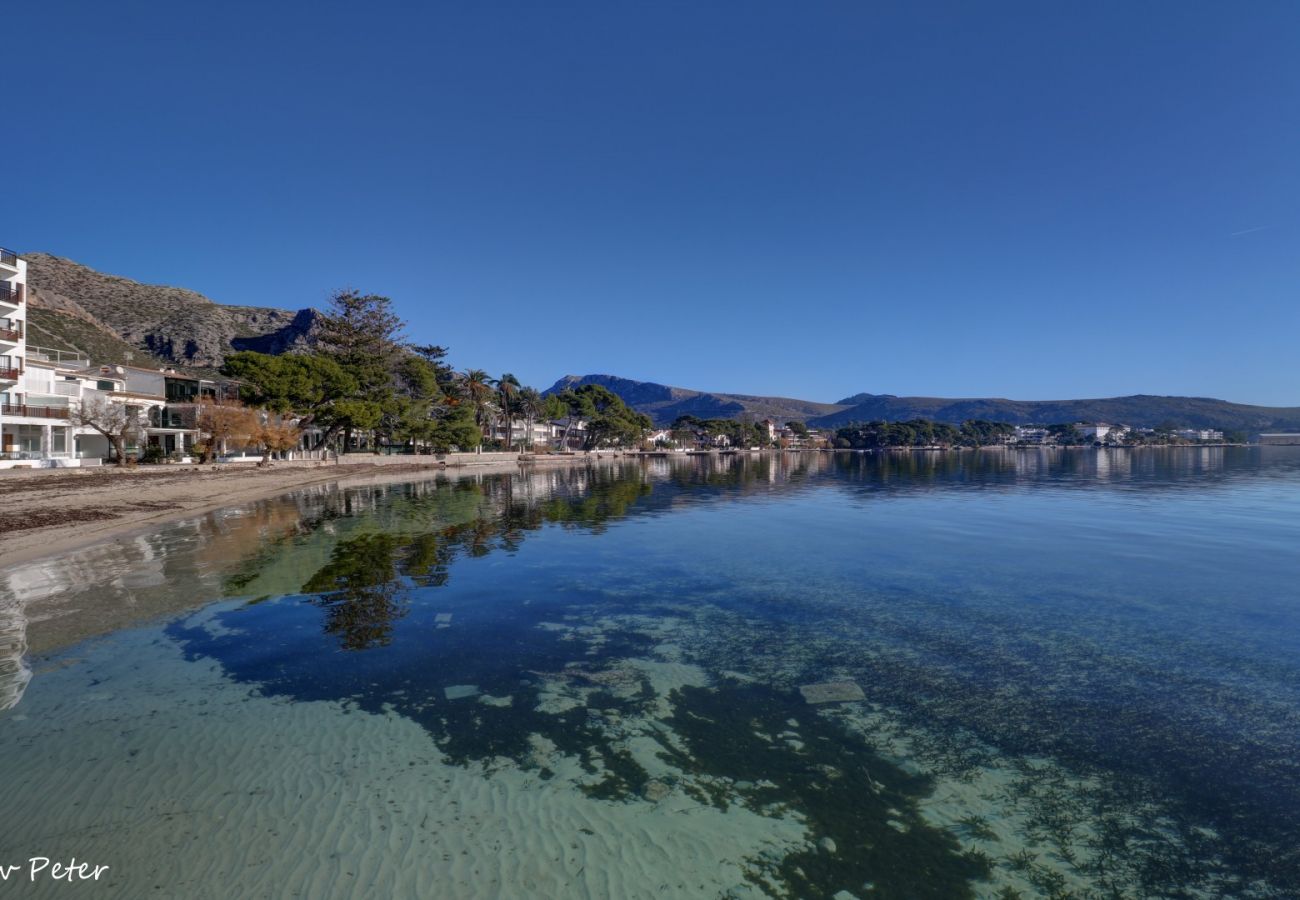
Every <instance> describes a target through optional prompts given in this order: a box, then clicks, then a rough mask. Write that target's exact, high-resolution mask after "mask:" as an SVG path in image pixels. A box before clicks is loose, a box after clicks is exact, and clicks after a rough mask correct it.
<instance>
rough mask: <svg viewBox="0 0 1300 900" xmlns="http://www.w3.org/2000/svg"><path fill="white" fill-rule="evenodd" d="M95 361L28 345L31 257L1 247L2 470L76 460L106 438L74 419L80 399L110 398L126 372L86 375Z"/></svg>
mask: <svg viewBox="0 0 1300 900" xmlns="http://www.w3.org/2000/svg"><path fill="white" fill-rule="evenodd" d="M89 365H90V360H88V359H86V358H85V357H83V356H80V355H78V354H75V353H69V352H66V351H60V350H47V349H45V348H42V347H36V346H31V345H29V344H28V343H27V263H26V261H25V260H23V259H21V258H19V257H18V255H17V254H16V253H13V252H11V251H9V250H0V468H14V467H25V468H26V467H33V466H36V467H55V466H79V465H82V464H90V463H91V462H96V463H97V462H98V461H99V460H101V459H102V458H103V457H105V456H107V455H108V451H109V444H108V440H107V439H106V438H104V437H103V436H102V435H100V434H99V433H97V432H96V431H94V429H91V428H78V427H77V426H75V425H73V424H72V419H71V412H72V409H73V408H75V407H76V406H77V404H79V403H82V402H84V401H87V400H91V399H93V398H94V397H95V396H103V397H112V396H114V395H115V394H116V393H117V392H119V391H121V390H122V388H123V387H124V381H123V378H122V377H121V375H99V374H98V373H94V374H88V373H87V372H86V371H85V370H86V369H87V368H88V367H89Z"/></svg>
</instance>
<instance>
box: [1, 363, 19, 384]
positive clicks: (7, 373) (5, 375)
mask: <svg viewBox="0 0 1300 900" xmlns="http://www.w3.org/2000/svg"><path fill="white" fill-rule="evenodd" d="M21 374H23V370H22V367H21V366H19V367H18V368H14V367H13V366H3V367H0V381H17V380H18V376H19V375H21Z"/></svg>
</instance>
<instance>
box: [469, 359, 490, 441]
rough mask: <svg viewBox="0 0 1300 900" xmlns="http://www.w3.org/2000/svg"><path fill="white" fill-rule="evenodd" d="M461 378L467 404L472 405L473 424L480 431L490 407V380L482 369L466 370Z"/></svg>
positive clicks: (486, 420)
mask: <svg viewBox="0 0 1300 900" xmlns="http://www.w3.org/2000/svg"><path fill="white" fill-rule="evenodd" d="M462 377H463V378H464V384H465V394H466V395H467V396H468V397H469V402H470V403H472V404H474V422H475V424H477V425H478V427H479V430H480V431H482V430H483V429H484V426H485V425H486V424H487V422H488V411H489V410H490V409H491V406H492V379H491V378H489V377H488V373H487V372H484V371H483V370H482V369H466V370H465V374H464V376H462ZM484 433H485V434H486V432H484Z"/></svg>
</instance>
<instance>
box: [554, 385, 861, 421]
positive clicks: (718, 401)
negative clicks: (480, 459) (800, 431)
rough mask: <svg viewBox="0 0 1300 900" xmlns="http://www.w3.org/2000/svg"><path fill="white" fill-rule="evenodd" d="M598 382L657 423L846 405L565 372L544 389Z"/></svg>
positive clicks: (793, 413) (790, 415)
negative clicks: (684, 418) (692, 417)
mask: <svg viewBox="0 0 1300 900" xmlns="http://www.w3.org/2000/svg"><path fill="white" fill-rule="evenodd" d="M584 384H599V385H603V386H604V387H607V388H609V389H610V390H611V391H613V392H614V393H615V394H618V395H619V396H620V397H622V398H623V402H624V403H626V404H628V405H629V406H631V407H633V408H635V409H637V410H638V411H640V412H643V413H645V414H646V415H648V416H649V417H650V418H651V419H653V420H654V422H655V424H656V425H669V424H671V423H672V421H673V420H674V419H676V418H677V417H678V416H698V417H699V418H701V419H734V418H736V417H737V416H740V415H744V414H746V413H748V414H749V415H752V416H754V417H755V418H757V419H774V420H776V421H780V422H786V421H789V420H792V419H798V420H799V421H800V422H802V421H805V420H811V419H814V418H817V417H821V416H829V415H833V414H835V413H838V412H839V411H841V410H843V409H846V408H847V404H842V403H814V402H812V401H810V400H791V399H789V398H788V397H757V396H753V395H750V394H719V393H715V392H710V391H692V390H688V389H686V388H679V387H670V386H669V385H666V384H656V383H655V382H653V381H633V380H631V379H630V378H619V377H617V376H614V375H566V376H564V377H563V378H561V379H560V380H559V381H557V382H555V384H553V385H551V387H549V388H547V390H546V391H545V393H548V394H554V393H559V392H560V391H562V390H564V389H565V388H569V387H579V386H581V385H584Z"/></svg>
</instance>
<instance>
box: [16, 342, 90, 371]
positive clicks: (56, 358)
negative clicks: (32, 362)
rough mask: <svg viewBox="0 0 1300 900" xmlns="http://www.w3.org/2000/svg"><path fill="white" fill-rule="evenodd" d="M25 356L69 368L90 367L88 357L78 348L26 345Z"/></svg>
mask: <svg viewBox="0 0 1300 900" xmlns="http://www.w3.org/2000/svg"><path fill="white" fill-rule="evenodd" d="M27 358H28V359H39V360H40V361H41V362H52V363H58V364H59V365H61V366H67V367H68V368H71V369H88V368H90V359H89V358H88V357H87V356H86V355H85V354H84V353H82V352H81V351H80V350H51V349H50V348H48V347H35V346H32V345H31V344H28V345H27Z"/></svg>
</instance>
